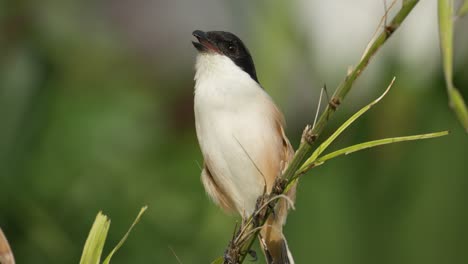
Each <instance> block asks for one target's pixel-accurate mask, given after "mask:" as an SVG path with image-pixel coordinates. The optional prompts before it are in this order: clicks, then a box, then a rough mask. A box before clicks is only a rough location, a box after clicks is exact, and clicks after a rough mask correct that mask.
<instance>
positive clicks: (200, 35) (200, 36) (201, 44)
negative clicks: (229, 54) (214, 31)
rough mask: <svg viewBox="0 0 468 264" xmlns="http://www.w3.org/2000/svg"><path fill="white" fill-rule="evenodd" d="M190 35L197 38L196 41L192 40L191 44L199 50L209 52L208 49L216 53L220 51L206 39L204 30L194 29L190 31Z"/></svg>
mask: <svg viewBox="0 0 468 264" xmlns="http://www.w3.org/2000/svg"><path fill="white" fill-rule="evenodd" d="M192 35H193V36H194V37H196V38H197V40H198V42H195V41H192V44H193V46H194V47H195V48H196V49H197V50H198V51H199V52H209V51H214V52H216V53H219V52H220V50H219V49H218V48H217V47H216V45H214V44H213V43H212V42H211V41H210V40H209V39H208V36H207V34H206V32H203V31H201V30H195V31H193V32H192Z"/></svg>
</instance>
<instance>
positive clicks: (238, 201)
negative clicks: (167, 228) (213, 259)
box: [193, 30, 295, 264]
mask: <svg viewBox="0 0 468 264" xmlns="http://www.w3.org/2000/svg"><path fill="white" fill-rule="evenodd" d="M193 35H194V36H195V37H196V38H197V40H198V42H193V45H194V46H195V48H196V49H197V50H198V56H197V59H196V64H195V70H196V73H195V99H194V100H195V104H194V110H195V126H196V131H197V137H198V142H199V144H200V148H201V151H202V154H203V158H204V168H203V171H202V174H201V179H202V182H203V185H204V187H205V189H206V192H207V193H208V195H209V196H210V197H211V198H212V200H213V201H214V202H215V203H216V204H218V205H219V206H220V207H221V208H223V209H224V210H226V211H237V212H238V213H239V214H240V215H241V216H242V218H243V219H247V218H248V217H250V215H252V213H253V212H254V210H255V207H256V202H257V199H258V198H259V197H260V196H261V195H262V194H264V190H265V187H266V191H267V193H270V192H271V189H272V187H273V185H274V182H275V179H276V178H277V176H278V175H279V174H281V173H282V171H284V169H285V168H286V167H287V165H288V163H289V161H290V160H291V159H292V156H293V154H294V150H293V148H292V147H291V144H290V143H289V140H288V138H287V137H286V135H285V133H284V118H283V115H282V113H281V111H280V110H279V109H278V107H277V106H276V105H275V103H274V102H273V100H272V99H271V97H270V96H269V95H268V94H267V93H266V92H265V90H264V89H263V88H262V86H261V85H260V83H259V81H258V78H257V74H256V72H255V66H254V63H253V60H252V57H251V55H250V53H249V51H248V49H247V48H246V47H245V45H244V44H243V43H242V41H241V40H240V39H239V38H238V37H237V36H235V35H234V34H232V33H229V32H224V31H208V32H203V31H200V30H195V31H194V32H193ZM288 196H289V197H290V198H291V199H292V200H294V198H295V188H292V189H291V191H290V192H289V193H288ZM287 207H288V204H287V203H286V202H285V201H281V202H280V203H279V204H278V207H277V208H276V211H275V214H273V215H272V216H270V218H269V219H268V221H267V223H266V225H265V226H264V227H263V228H262V231H261V237H262V240H263V241H264V243H265V244H266V251H267V252H265V255H266V256H267V261H268V263H275V264H283V263H294V260H293V259H292V255H291V253H290V251H289V249H288V246H287V242H286V239H285V237H284V235H283V231H282V229H283V225H284V223H285V221H286V216H287V211H288V208H287ZM264 251H265V249H264Z"/></svg>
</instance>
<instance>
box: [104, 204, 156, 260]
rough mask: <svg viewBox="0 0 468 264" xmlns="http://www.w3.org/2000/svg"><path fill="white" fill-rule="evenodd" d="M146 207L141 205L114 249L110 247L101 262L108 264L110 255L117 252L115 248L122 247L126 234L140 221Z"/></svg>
mask: <svg viewBox="0 0 468 264" xmlns="http://www.w3.org/2000/svg"><path fill="white" fill-rule="evenodd" d="M146 209H148V206H143V207H142V208H141V209H140V212H139V213H138V215H137V217H136V218H135V220H134V221H133V223H132V225H131V226H130V228H129V229H128V231H127V233H125V235H124V236H123V237H122V239H121V240H120V241H119V243H118V244H117V246H115V247H114V249H112V251H111V252H110V253H109V255H108V256H107V258H106V259H105V260H104V262H103V264H109V262H110V260H111V258H112V256H113V255H114V253H115V252H117V250H119V248H120V247H122V245H123V243H124V242H125V240H127V237H128V235H129V234H130V232H131V231H132V229H133V227H134V226H135V225H136V224H137V223H138V222H139V221H140V218H141V216H142V215H143V213H144V212H145V211H146Z"/></svg>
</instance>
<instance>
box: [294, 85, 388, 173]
mask: <svg viewBox="0 0 468 264" xmlns="http://www.w3.org/2000/svg"><path fill="white" fill-rule="evenodd" d="M394 82H395V77H393V79H392V81H391V82H390V84H389V85H388V87H387V89H386V90H385V91H384V93H383V94H382V95H381V96H380V97H379V98H377V99H375V100H374V101H372V102H371V103H370V104H368V105H366V106H364V107H363V108H361V110H359V111H358V112H356V113H355V114H354V115H352V116H351V117H350V118H349V119H348V120H346V122H344V123H343V124H342V125H341V126H340V127H339V128H338V129H337V130H336V131H335V132H334V133H333V134H332V135H331V136H330V137H329V138H327V140H325V141H324V142H323V143H322V144H320V146H318V147H317V149H315V151H314V152H313V153H312V155H311V156H310V157H309V158H308V159H307V160H306V161H305V162H304V164H303V165H302V167H301V168H300V169H299V171H305V170H307V168H308V167H309V166H310V165H311V164H312V163H313V162H314V161H315V160H316V159H317V158H318V157H319V155H320V154H322V152H323V151H325V150H326V149H327V148H328V146H330V144H331V143H332V142H333V141H334V140H335V139H336V138H337V137H338V136H339V135H340V134H341V133H342V132H343V131H344V130H345V129H346V128H348V127H349V126H350V125H351V124H352V123H353V122H354V121H356V120H357V119H358V118H359V117H360V116H362V115H363V114H364V113H365V112H367V111H368V110H369V109H370V108H372V107H373V106H374V105H375V104H377V103H378V102H379V101H380V100H382V98H384V97H385V95H386V94H387V93H388V91H389V90H390V88H391V87H392V86H393V83H394Z"/></svg>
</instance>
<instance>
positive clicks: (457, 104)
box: [448, 87, 468, 133]
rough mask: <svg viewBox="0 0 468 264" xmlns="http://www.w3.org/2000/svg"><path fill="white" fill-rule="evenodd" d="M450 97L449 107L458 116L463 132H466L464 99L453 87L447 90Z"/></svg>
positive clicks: (466, 112)
mask: <svg viewBox="0 0 468 264" xmlns="http://www.w3.org/2000/svg"><path fill="white" fill-rule="evenodd" d="M448 94H449V98H450V107H451V108H452V109H453V111H455V114H456V115H457V117H458V120H460V122H461V123H462V125H463V127H464V128H465V132H466V133H468V109H467V108H466V104H465V100H463V96H462V95H461V93H460V92H459V91H458V89H455V87H453V88H452V89H450V90H449V91H448Z"/></svg>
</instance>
